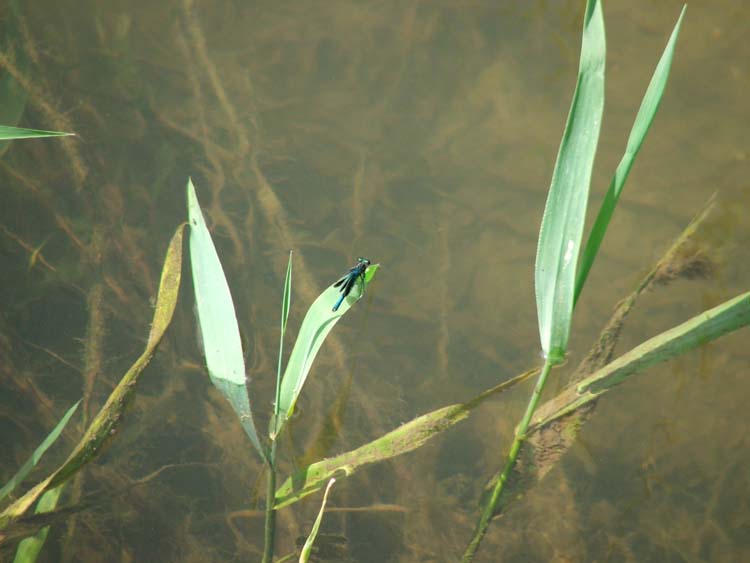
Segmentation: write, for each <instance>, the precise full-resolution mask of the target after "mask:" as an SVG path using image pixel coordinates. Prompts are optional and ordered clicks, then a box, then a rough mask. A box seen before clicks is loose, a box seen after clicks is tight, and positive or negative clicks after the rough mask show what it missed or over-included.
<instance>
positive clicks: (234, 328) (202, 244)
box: [187, 179, 266, 460]
mask: <svg viewBox="0 0 750 563" xmlns="http://www.w3.org/2000/svg"><path fill="white" fill-rule="evenodd" d="M187 198H188V216H189V220H190V265H191V271H192V273H193V287H194V290H195V303H196V309H197V313H198V325H199V328H200V333H201V336H202V338H203V349H204V352H205V354H206V366H207V367H208V375H209V377H210V378H211V383H213V385H214V386H215V387H216V388H217V389H218V390H219V391H220V392H221V394H222V395H224V397H225V398H226V399H227V400H228V401H229V403H230V404H231V405H232V408H233V409H234V412H235V413H236V414H237V416H238V417H239V419H240V424H241V425H242V428H243V429H244V430H245V433H246V434H247V436H248V438H250V442H252V444H253V446H255V449H256V451H257V452H258V454H259V455H260V457H261V459H263V460H265V458H266V454H265V450H264V448H263V447H262V446H261V443H260V440H259V438H258V432H257V431H256V430H255V423H254V421H253V413H252V410H251V409H250V400H249V398H248V393H247V378H246V375H245V359H244V357H243V355H242V343H241V341H240V329H239V326H238V325H237V315H236V314H235V311H234V303H233V301H232V295H231V293H230V292H229V285H228V284H227V280H226V277H225V276H224V269H223V268H222V267H221V262H220V261H219V255H218V254H217V253H216V248H215V247H214V243H213V241H212V240H211V233H209V231H208V227H206V221H205V220H204V219H203V213H202V212H201V208H200V204H199V203H198V198H197V196H196V195H195V187H194V186H193V181H192V180H190V179H189V180H188V184H187Z"/></svg>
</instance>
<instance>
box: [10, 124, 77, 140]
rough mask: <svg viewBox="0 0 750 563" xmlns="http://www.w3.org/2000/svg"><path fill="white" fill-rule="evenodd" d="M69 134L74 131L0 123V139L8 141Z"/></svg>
mask: <svg viewBox="0 0 750 563" xmlns="http://www.w3.org/2000/svg"><path fill="white" fill-rule="evenodd" d="M71 135H75V133H62V132H60V131H41V130H39V129H24V128H23V127H10V126H8V125H0V141H9V140H11V139H36V138H40V137H69V136H71Z"/></svg>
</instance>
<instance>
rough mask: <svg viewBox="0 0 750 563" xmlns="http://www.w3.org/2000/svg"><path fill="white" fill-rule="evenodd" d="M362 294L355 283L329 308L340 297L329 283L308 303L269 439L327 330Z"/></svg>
mask: <svg viewBox="0 0 750 563" xmlns="http://www.w3.org/2000/svg"><path fill="white" fill-rule="evenodd" d="M379 267H380V264H373V265H371V266H370V267H368V268H367V270H366V271H365V280H364V287H365V289H366V288H367V287H368V286H369V284H370V282H371V281H372V279H373V277H374V276H375V273H376V272H377V270H378V268H379ZM363 295H364V291H363V290H362V288H361V287H360V284H354V287H353V288H352V291H351V293H350V294H349V295H348V297H347V298H346V299H344V301H343V302H342V303H341V306H340V307H339V309H338V310H337V311H332V310H331V307H332V306H333V304H334V303H335V302H336V299H337V298H338V296H339V290H338V289H337V288H335V287H333V285H331V286H329V287H328V289H326V290H325V291H324V292H323V293H321V294H320V295H319V296H318V298H317V299H316V300H315V301H314V302H313V304H312V305H310V308H309V309H308V311H307V314H306V315H305V319H304V320H303V321H302V326H301V327H300V330H299V334H298V335H297V341H296V342H295V343H294V348H292V353H291V355H290V356H289V362H288V363H287V365H286V370H284V377H283V379H282V381H281V392H280V394H279V409H278V410H279V414H278V416H276V417H275V419H274V420H273V421H272V422H271V429H270V434H271V437H272V438H274V439H275V437H276V436H277V435H278V434H279V432H280V431H281V428H282V427H283V426H284V423H285V422H286V420H287V419H288V418H289V417H290V416H291V414H292V411H293V410H294V405H295V403H296V402H297V398H298V397H299V394H300V392H301V391H302V386H303V385H304V383H305V380H306V379H307V375H308V374H309V373H310V368H311V367H312V363H313V360H315V356H317V355H318V350H320V347H321V346H322V345H323V341H325V339H326V337H327V336H328V333H329V332H331V329H332V328H333V327H334V326H335V325H336V323H337V322H339V319H341V317H343V316H344V315H345V314H346V313H347V311H349V309H351V307H352V305H354V304H355V303H356V302H357V301H359V300H360V299H361V298H362V296H363Z"/></svg>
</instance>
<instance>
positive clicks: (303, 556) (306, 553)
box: [299, 478, 336, 563]
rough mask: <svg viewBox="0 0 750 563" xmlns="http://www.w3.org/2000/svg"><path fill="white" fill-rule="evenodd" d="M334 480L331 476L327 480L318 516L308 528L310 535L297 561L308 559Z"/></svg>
mask: <svg viewBox="0 0 750 563" xmlns="http://www.w3.org/2000/svg"><path fill="white" fill-rule="evenodd" d="M335 482H336V479H333V478H332V479H331V480H330V481H328V486H327V487H326V492H325V493H323V502H322V503H320V510H319V511H318V517H317V518H315V523H314V524H313V527H312V530H310V535H309V536H307V540H306V541H305V545H303V546H302V549H301V550H300V554H299V563H307V562H308V561H309V560H310V554H311V553H312V547H313V544H314V543H315V538H317V537H318V531H319V530H320V523H321V522H322V521H323V513H324V512H325V509H326V503H327V502H328V493H329V492H330V491H331V487H333V484H334V483H335Z"/></svg>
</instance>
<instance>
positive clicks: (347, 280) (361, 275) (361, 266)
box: [332, 258, 370, 311]
mask: <svg viewBox="0 0 750 563" xmlns="http://www.w3.org/2000/svg"><path fill="white" fill-rule="evenodd" d="M369 265H370V261H369V260H368V259H367V258H357V263H356V264H355V265H354V266H353V267H352V268H349V271H348V272H347V273H346V274H344V276H343V277H342V278H341V279H340V280H339V281H337V282H336V283H335V284H333V287H339V288H340V289H339V291H340V292H341V295H340V296H339V298H338V301H336V304H335V305H334V306H333V309H332V310H333V311H338V310H339V307H340V306H341V304H342V303H343V302H344V298H345V297H346V296H347V295H349V294H350V293H351V292H352V288H353V287H354V284H355V283H357V282H359V283H360V284H362V285H361V288H362V292H364V291H365V270H367V267H368V266H369Z"/></svg>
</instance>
